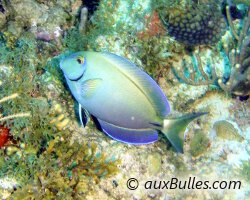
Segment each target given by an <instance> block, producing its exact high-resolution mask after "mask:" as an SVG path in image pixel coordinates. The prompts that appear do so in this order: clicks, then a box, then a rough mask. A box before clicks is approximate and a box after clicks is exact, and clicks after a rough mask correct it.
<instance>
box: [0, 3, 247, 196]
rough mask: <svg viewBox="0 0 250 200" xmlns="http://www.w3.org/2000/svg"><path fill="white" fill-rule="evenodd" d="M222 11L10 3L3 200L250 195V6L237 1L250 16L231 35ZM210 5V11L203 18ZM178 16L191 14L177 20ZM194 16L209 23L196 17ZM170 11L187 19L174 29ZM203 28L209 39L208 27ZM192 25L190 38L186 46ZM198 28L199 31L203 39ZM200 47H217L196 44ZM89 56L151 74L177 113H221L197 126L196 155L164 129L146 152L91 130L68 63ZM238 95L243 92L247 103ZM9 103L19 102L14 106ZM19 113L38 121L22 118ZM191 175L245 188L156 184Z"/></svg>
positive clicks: (0, 108)
mask: <svg viewBox="0 0 250 200" xmlns="http://www.w3.org/2000/svg"><path fill="white" fill-rule="evenodd" d="M220 2H221V1H220ZM242 2H243V0H239V1H236V0H234V3H242ZM244 2H245V3H246V4H247V3H248V2H246V1H244ZM227 5H228V4H227ZM218 6H219V4H217V6H215V5H214V1H208V0H199V1H193V0H152V1H151V0H137V1H133V0H117V1H114V0H100V1H82V0H70V1H66V0H62V1H54V0H53V1H48V0H24V1H20V0H10V1H6V0H5V1H3V0H2V1H1V0H0V30H1V31H0V80H1V83H2V85H1V86H0V91H1V94H0V99H2V100H4V101H2V102H1V105H0V113H1V114H2V116H1V118H3V119H4V120H2V121H1V126H0V143H1V142H2V143H4V145H3V146H2V148H1V149H0V166H1V168H0V198H1V199H107V200H108V199H197V198H198V199H247V198H248V195H249V160H250V156H249V139H250V137H249V131H250V129H249V120H248V119H249V111H248V108H249V99H248V96H245V95H249V90H248V88H249V87H248V86H247V83H248V82H247V81H248V80H249V64H248V60H249V59H248V55H249V48H248V46H249V42H248V38H249V25H248V26H247V24H248V23H249V20H248V19H249V17H248V16H247V15H246V13H245V10H247V8H246V7H244V6H243V5H237V8H243V10H244V12H242V17H243V18H244V19H242V18H235V16H233V15H232V13H229V14H230V15H231V18H232V19H231V21H232V24H231V25H230V26H231V30H232V29H234V30H235V34H232V33H231V32H230V31H227V32H226V34H225V35H224V36H222V35H223V34H224V31H225V29H224V28H225V23H224V22H223V19H222V14H221V13H220V12H219V8H218ZM86 8H87V10H86ZM192 8H193V9H192ZM198 8H200V11H199V10H198ZM205 10H207V11H208V12H207V13H206V14H204V15H202V14H203V13H204V12H205ZM87 11H88V12H87ZM211 11H212V12H211ZM230 12H231V11H230ZM176 13H184V14H186V16H185V15H182V16H180V17H177V16H176ZM211 13H213V14H211ZM190 14H191V15H192V14H195V15H196V16H197V17H194V18H192V19H191V20H189V18H188V16H190ZM217 14H218V15H217ZM215 15H217V16H215ZM160 16H163V18H162V19H163V20H162V21H164V22H165V23H169V22H170V21H171V20H173V21H175V20H177V18H178V20H179V21H178V24H177V26H175V25H174V24H173V26H172V24H169V27H168V29H169V30H166V31H169V34H167V33H166V31H165V30H164V29H163V27H162V21H160V20H161V19H160ZM170 16H174V18H171V19H170ZM208 16H209V17H210V19H211V21H212V22H211V23H207V24H206V25H207V26H206V25H204V24H203V23H201V25H200V24H196V23H194V21H195V22H197V21H196V20H197V18H199V17H200V18H201V19H204V20H205V21H207V22H209V21H210V19H208ZM227 18H228V17H227ZM168 20H170V21H168ZM185 20H187V21H188V22H190V24H188V23H187V22H185ZM192 20H193V21H192ZM227 20H228V21H230V16H229V18H228V19H227ZM181 21H184V22H183V23H181ZM243 21H244V23H243ZM181 24H183V27H179V26H181ZM193 24H194V25H193ZM170 25H171V26H170ZM184 25H185V27H184ZM191 25H192V27H191ZM199 25H200V26H202V27H204V28H205V27H206V28H208V30H209V33H208V34H207V35H206V34H204V32H202V30H200V31H197V28H198V29H199ZM186 27H188V28H190V31H189V32H186V33H187V37H183V38H184V39H182V38H180V35H184V34H185V31H186ZM219 27H222V28H221V30H219ZM247 27H248V28H247ZM171 28H172V29H173V31H174V30H177V29H176V28H178V30H179V31H178V32H176V34H175V35H172V36H176V39H178V41H179V42H178V41H177V40H175V39H174V37H171V35H170V32H171V31H170V29H171ZM179 28H180V29H179ZM184 28H185V31H184ZM191 28H193V29H191ZM180 30H183V32H181V31H180ZM193 30H194V31H196V32H195V34H191V33H192V31H193ZM212 30H213V31H212ZM247 31H248V32H247ZM172 33H174V32H172ZM179 33H181V34H179ZM196 33H197V35H196ZM243 33H244V34H243ZM178 34H179V36H178ZM202 34H203V35H202ZM191 35H192V37H191ZM193 36H194V39H193ZM221 36H222V37H221ZM237 36H238V38H239V39H237ZM189 37H191V38H192V40H189ZM196 38H197V39H196ZM207 39H210V42H211V43H210V42H208V43H206V40H207ZM213 41H214V42H213ZM216 43H217V44H216ZM200 44H212V45H213V46H215V47H213V48H212V47H210V46H206V45H205V46H199V47H198V46H195V47H194V46H193V45H200ZM215 44H216V45H215ZM189 45H192V47H187V46H189ZM82 50H89V51H108V52H113V53H116V54H118V55H121V56H124V57H126V58H128V59H129V60H131V61H132V62H134V63H135V64H136V65H137V66H138V67H139V68H141V69H142V70H145V71H146V72H147V73H149V74H150V75H151V76H152V78H154V79H155V80H156V81H157V82H158V83H159V85H160V87H161V88H162V89H163V91H164V93H165V94H166V96H167V97H168V100H169V103H170V107H171V114H170V116H169V117H175V116H181V115H183V114H184V113H191V112H209V114H208V115H206V116H204V117H203V118H201V119H198V120H195V121H194V122H192V123H191V124H190V125H189V126H188V128H187V130H186V132H185V145H184V149H185V154H177V153H176V152H174V151H173V150H172V148H170V145H168V144H166V140H165V139H164V137H163V136H162V135H161V134H159V140H158V141H157V142H155V143H153V144H149V145H142V146H134V145H129V144H123V143H120V142H118V141H114V140H112V139H110V138H109V137H107V136H106V135H105V134H104V133H102V132H100V131H98V129H97V127H96V125H95V123H94V121H92V120H90V122H89V123H88V125H87V126H86V127H85V128H83V127H81V125H80V123H79V119H78V118H77V115H78V114H77V112H78V111H77V109H78V108H77V106H78V105H76V103H75V101H74V99H73V97H72V96H71V95H70V92H69V90H68V88H67V86H66V84H65V80H64V78H63V75H62V72H61V71H60V68H59V62H60V60H61V59H63V58H64V57H66V56H68V55H70V54H72V53H74V52H76V51H82ZM191 51H192V52H193V53H192V56H190V52H191ZM183 60H184V62H183ZM239 65H240V68H237V66H239ZM243 66H244V67H243ZM178 67H179V68H178ZM184 68H185V69H184ZM243 68H244V69H243ZM173 69H174V70H173ZM178 70H179V71H178ZM235 70H236V72H237V73H235V72H234V71H235ZM173 72H174V73H173ZM214 74H216V76H215V75H214ZM176 75H177V76H178V75H179V76H178V78H176V77H177V76H176ZM231 79H232V80H233V81H232V80H231ZM219 80H221V81H222V82H221V83H220V81H219ZM227 83H228V84H227ZM231 83H232V84H231ZM238 83H239V84H238ZM220 84H222V85H221V86H220ZM227 87H229V89H227ZM218 88H221V90H218ZM223 90H224V91H226V92H227V93H225V92H223ZM228 93H229V94H237V95H243V96H244V101H242V99H243V98H239V97H236V96H234V95H228ZM13 94H14V95H13ZM16 94H18V96H17V95H16ZM12 95H13V96H12ZM6 97H10V98H11V97H13V98H11V99H9V100H8V101H5V100H7V99H8V98H7V99H6ZM18 113H29V114H30V116H29V117H15V118H13V115H15V114H18ZM10 116H11V117H10ZM6 117H7V118H6ZM8 117H9V118H8ZM10 118H11V119H10ZM0 120H1V119H0ZM4 127H5V128H4ZM7 131H8V136H7V142H6V133H7ZM3 132H5V133H4V137H2V135H1V134H2V133H3ZM0 145H1V144H0ZM191 176H192V177H196V178H197V179H199V180H208V181H217V180H222V177H223V180H235V181H241V183H242V187H241V189H240V190H230V189H228V190H192V191H190V190H187V191H186V190H146V189H145V188H144V183H145V182H146V181H149V180H159V181H160V180H164V181H168V180H170V179H171V178H173V177H176V178H178V179H180V180H181V179H183V180H186V179H187V180H188V178H189V177H191ZM131 177H134V178H136V179H138V181H139V187H138V188H137V189H136V190H133V191H132V190H131V191H130V190H128V188H127V181H128V179H129V178H131Z"/></svg>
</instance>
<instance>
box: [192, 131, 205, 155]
mask: <svg viewBox="0 0 250 200" xmlns="http://www.w3.org/2000/svg"><path fill="white" fill-rule="evenodd" d="M208 146H209V140H208V138H207V136H206V135H205V134H204V133H203V132H202V131H200V130H199V131H196V132H195V135H194V137H193V138H192V139H191V142H190V153H191V155H192V156H194V157H197V156H199V155H201V154H202V153H204V152H205V151H206V150H207V148H208Z"/></svg>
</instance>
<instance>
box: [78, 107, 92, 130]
mask: <svg viewBox="0 0 250 200" xmlns="http://www.w3.org/2000/svg"><path fill="white" fill-rule="evenodd" d="M89 116H90V114H89V112H88V111H87V110H86V109H85V108H83V107H82V106H81V104H79V118H80V121H81V124H82V125H83V127H85V126H86V125H87V123H88V122H89V118H90V117H89Z"/></svg>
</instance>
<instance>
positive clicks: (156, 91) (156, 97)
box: [102, 52, 170, 117]
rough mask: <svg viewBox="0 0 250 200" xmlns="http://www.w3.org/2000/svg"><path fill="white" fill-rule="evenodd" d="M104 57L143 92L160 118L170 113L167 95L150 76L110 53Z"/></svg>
mask: <svg viewBox="0 0 250 200" xmlns="http://www.w3.org/2000/svg"><path fill="white" fill-rule="evenodd" d="M102 55H103V56H104V57H105V58H107V60H108V61H110V62H111V63H112V64H113V65H115V67H116V68H117V69H118V70H119V71H120V72H121V73H123V74H124V76H126V77H127V78H129V79H130V80H131V81H132V82H133V83H134V84H135V85H136V87H138V88H139V89H140V90H141V92H142V93H143V94H144V95H145V96H146V98H147V99H148V100H149V101H150V103H151V104H152V106H153V107H154V109H155V110H156V113H157V114H158V115H159V116H160V117H165V116H166V115H167V114H168V113H169V110H170V107H169V104H168V101H167V98H166V96H165V94H164V93H163V92H162V90H161V88H160V87H159V86H158V85H157V83H156V82H155V81H154V80H153V79H152V78H151V77H150V76H149V75H148V74H146V73H145V72H144V71H142V70H141V69H139V68H138V67H137V66H136V65H135V64H133V63H132V62H130V61H129V60H127V59H125V58H123V57H121V56H118V55H115V54H113V53H108V52H104V53H102Z"/></svg>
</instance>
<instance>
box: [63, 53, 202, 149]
mask: <svg viewBox="0 0 250 200" xmlns="http://www.w3.org/2000/svg"><path fill="white" fill-rule="evenodd" d="M60 68H61V70H62V72H63V74H64V76H65V79H66V82H67V85H68V87H69V89H70V91H71V93H72V95H73V96H74V98H75V99H76V101H77V102H78V103H79V118H80V121H81V123H82V125H83V126H84V127H85V126H86V125H87V123H88V121H89V119H90V116H93V117H94V118H95V119H97V122H98V123H99V125H100V127H101V129H102V131H103V132H104V133H106V134H107V135H108V136H110V137H111V138H113V139H115V140H117V141H120V142H123V143H128V144H134V145H143V144H150V143H153V142H155V141H157V140H158V133H163V134H164V135H165V136H166V138H167V139H168V141H169V142H170V143H171V144H172V146H174V148H175V149H176V150H177V151H178V152H180V153H183V143H184V132H185V130H186V127H187V126H188V124H189V123H190V122H191V121H192V120H194V119H195V118H197V117H199V116H201V115H204V114H206V113H204V112H200V113H191V114H187V115H184V116H181V117H178V118H167V116H168V114H169V113H170V105H169V102H168V100H167V97H166V95H165V94H164V92H163V91H162V89H161V88H160V86H158V84H157V83H156V82H155V81H154V80H153V79H152V78H151V77H150V76H149V75H148V74H147V73H146V72H144V71H143V70H141V69H140V68H138V67H137V66H136V65H135V64H134V63H132V62H131V61H129V60H128V59H126V58H124V57H122V56H119V55H116V54H114V53H109V52H94V51H93V52H92V51H80V52H77V53H74V54H72V55H70V56H68V57H66V58H64V59H62V60H61V61H60Z"/></svg>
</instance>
